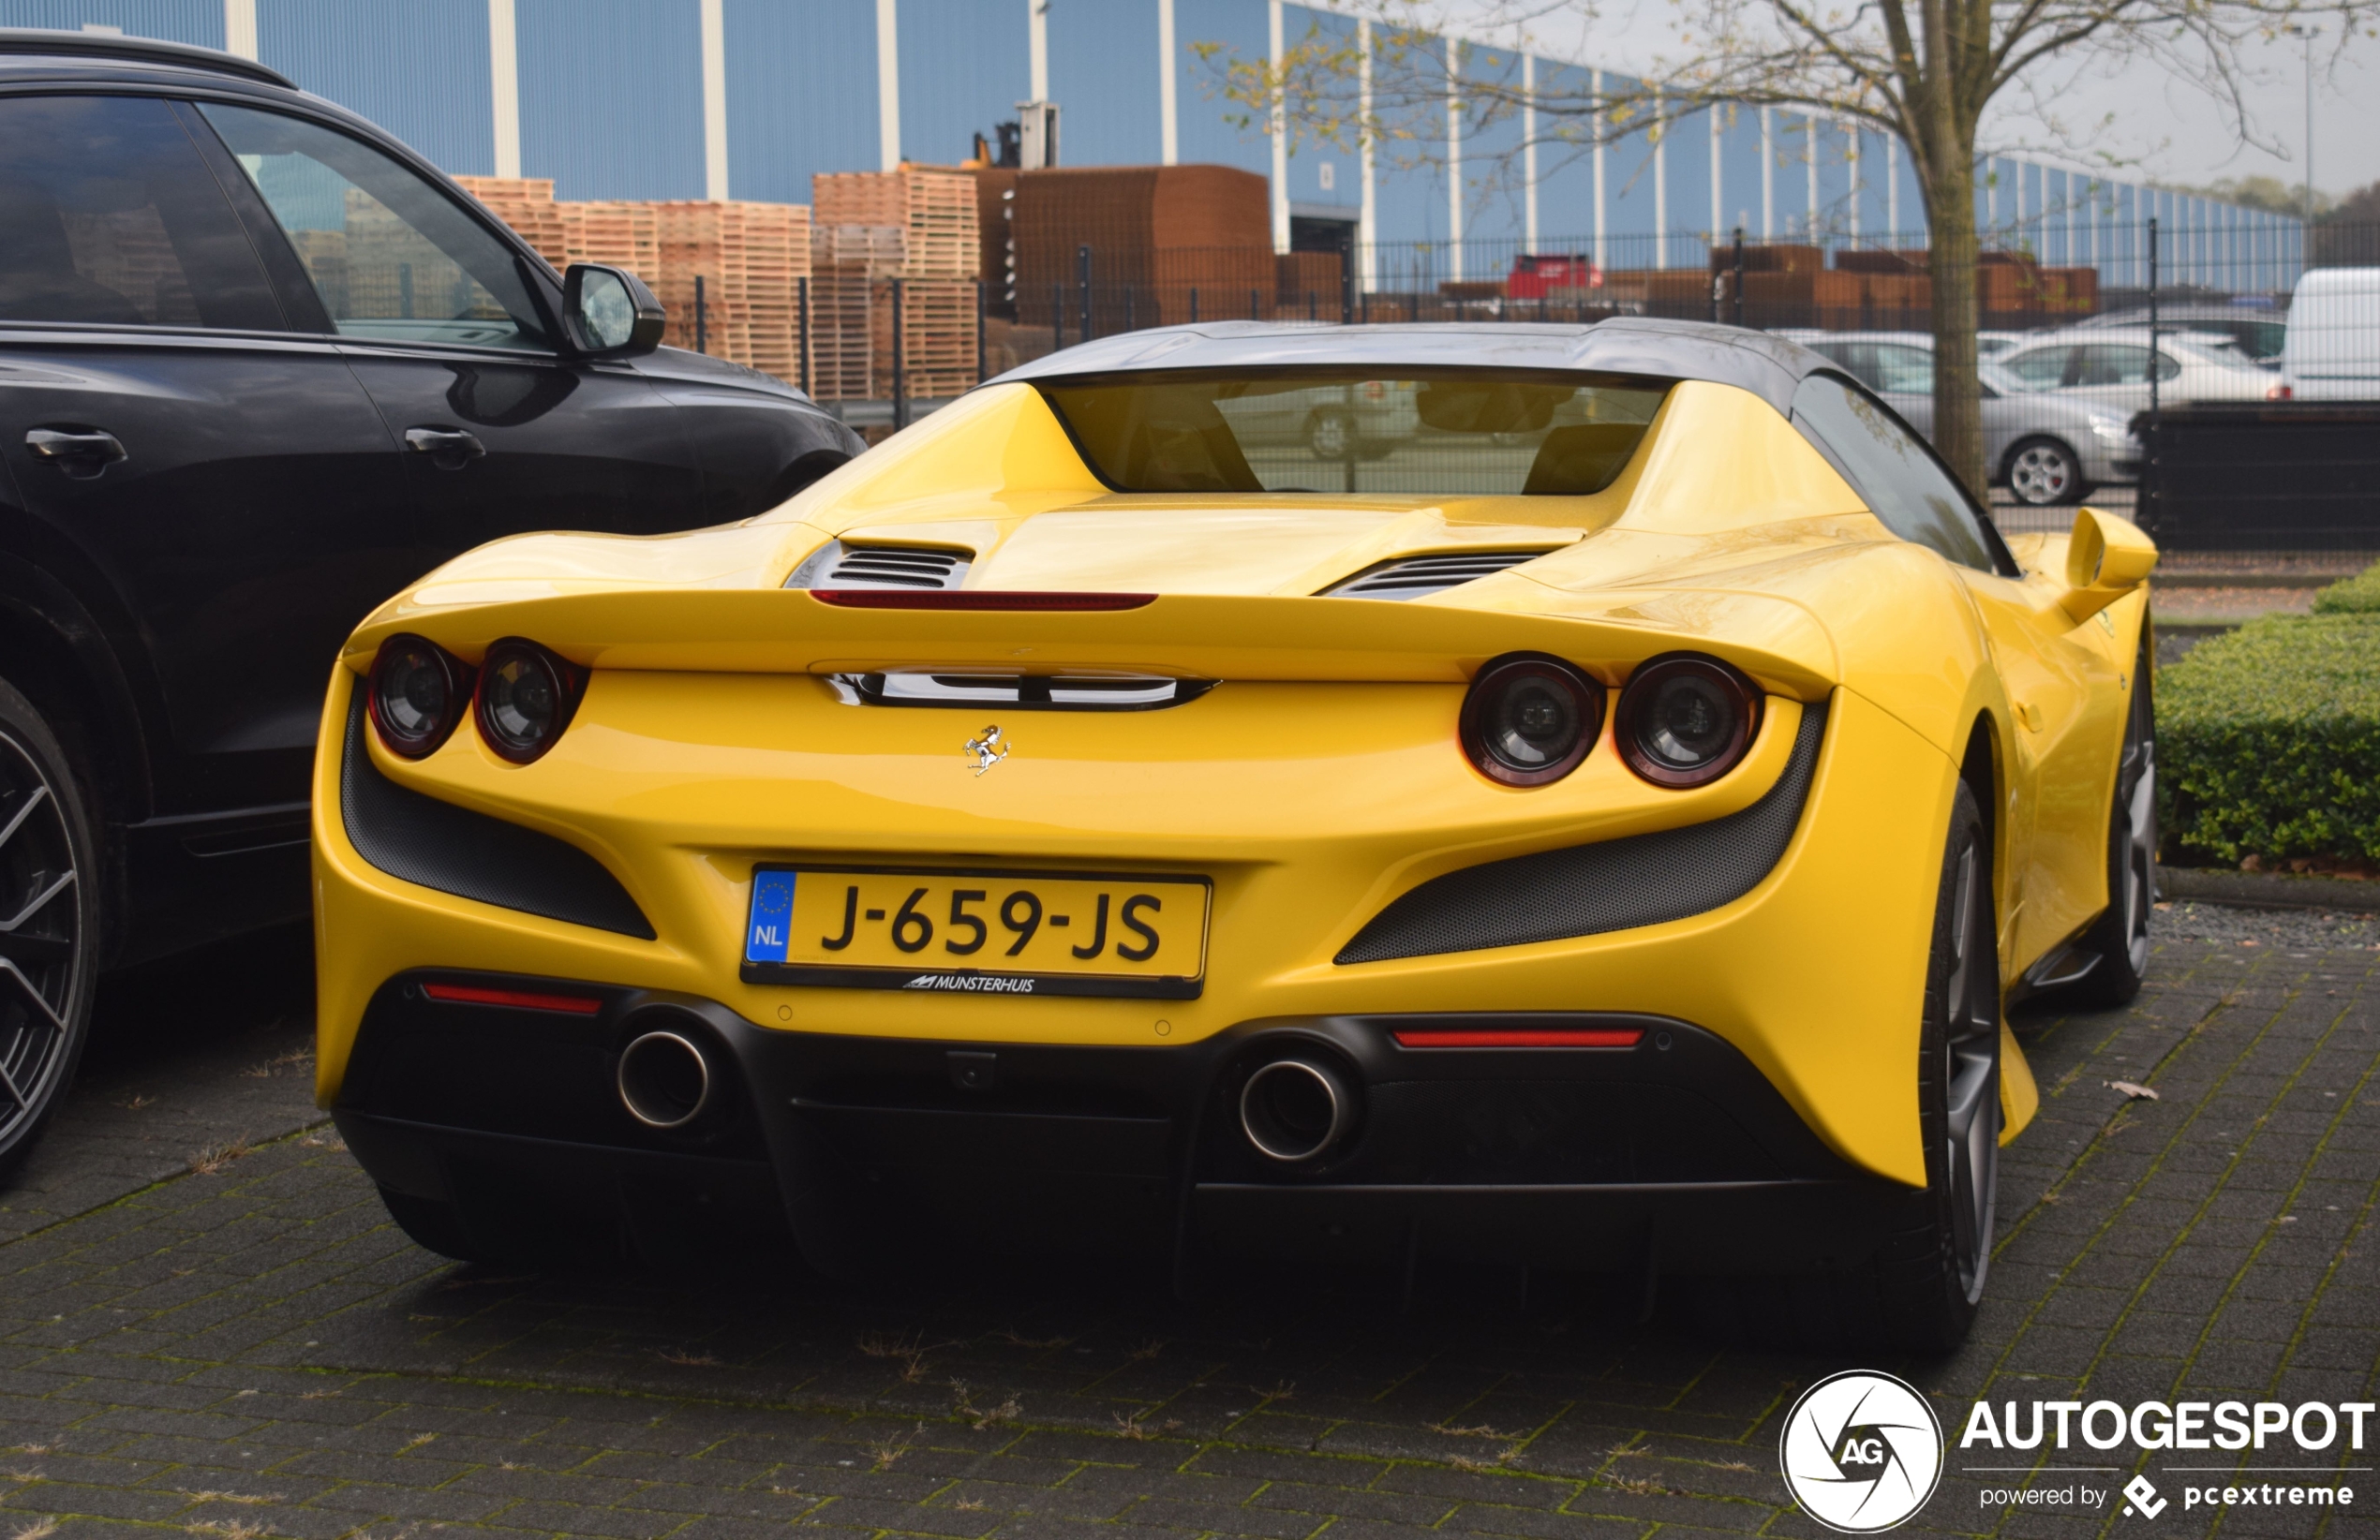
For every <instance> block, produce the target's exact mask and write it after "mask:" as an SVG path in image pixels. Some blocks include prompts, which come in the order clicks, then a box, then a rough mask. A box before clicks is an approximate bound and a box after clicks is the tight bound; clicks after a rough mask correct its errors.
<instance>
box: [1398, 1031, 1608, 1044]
mask: <svg viewBox="0 0 2380 1540" xmlns="http://www.w3.org/2000/svg"><path fill="white" fill-rule="evenodd" d="M1643 1038H1644V1033H1643V1032H1642V1031H1640V1030H1638V1029H1635V1028H1632V1027H1629V1028H1605V1029H1586V1030H1581V1031H1542V1032H1541V1031H1514V1032H1399V1033H1397V1034H1396V1045H1397V1046H1398V1047H1400V1048H1633V1047H1635V1046H1636V1044H1638V1042H1640V1041H1641V1040H1642V1039H1643Z"/></svg>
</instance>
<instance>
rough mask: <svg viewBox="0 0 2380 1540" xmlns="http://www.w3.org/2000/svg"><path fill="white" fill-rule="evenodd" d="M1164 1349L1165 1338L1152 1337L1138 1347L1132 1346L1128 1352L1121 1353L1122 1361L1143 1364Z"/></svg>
mask: <svg viewBox="0 0 2380 1540" xmlns="http://www.w3.org/2000/svg"><path fill="white" fill-rule="evenodd" d="M1165 1350H1166V1343H1165V1339H1164V1338H1162V1337H1152V1338H1150V1339H1149V1340H1147V1341H1145V1342H1143V1343H1141V1344H1140V1345H1139V1346H1138V1347H1137V1348H1134V1349H1133V1350H1132V1351H1131V1352H1130V1353H1127V1354H1125V1355H1123V1361H1124V1362H1125V1363H1127V1364H1145V1363H1147V1362H1148V1361H1149V1360H1150V1359H1152V1358H1153V1357H1155V1356H1156V1355H1158V1354H1160V1353H1163V1352H1164V1351H1165Z"/></svg>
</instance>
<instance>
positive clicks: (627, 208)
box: [555, 202, 662, 295]
mask: <svg viewBox="0 0 2380 1540" xmlns="http://www.w3.org/2000/svg"><path fill="white" fill-rule="evenodd" d="M555 207H557V208H558V209H560V210H561V211H562V230H563V235H564V240H565V242H566V244H567V246H568V249H569V251H570V259H571V260H572V261H573V262H601V263H602V264H603V265H604V266H606V267H624V268H626V269H628V271H629V272H631V273H633V274H636V275H637V276H638V277H640V278H642V279H644V280H645V286H646V287H647V288H648V289H652V290H653V292H654V293H655V294H657V295H658V294H659V293H660V292H661V289H660V287H659V286H660V284H661V281H662V230H661V216H660V215H659V214H658V213H656V212H655V210H654V208H653V205H652V204H650V203H616V202H584V203H558V204H556V205H555Z"/></svg>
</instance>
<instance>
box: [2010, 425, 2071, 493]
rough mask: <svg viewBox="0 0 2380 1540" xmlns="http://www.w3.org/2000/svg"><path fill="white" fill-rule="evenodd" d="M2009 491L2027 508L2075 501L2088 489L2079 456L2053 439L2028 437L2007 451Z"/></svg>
mask: <svg viewBox="0 0 2380 1540" xmlns="http://www.w3.org/2000/svg"><path fill="white" fill-rule="evenodd" d="M2008 490H2009V491H2010V492H2011V493H2013V494H2015V496H2016V500H2017V501H2018V502H2020V503H2023V504H2024V505H2025V506H2027V507H2028V508H2055V507H2058V506H2059V505H2060V504H2062V503H2078V502H2080V501H2082V500H2083V498H2084V496H2087V495H2088V494H2089V493H2090V483H2089V482H2087V481H2084V480H2083V473H2082V457H2081V456H2080V455H2078V454H2076V453H2075V452H2074V451H2073V450H2072V449H2070V448H2068V447H2067V446H2066V445H2065V444H2063V443H2060V441H2059V440H2057V439H2055V438H2028V439H2026V440H2025V441H2024V442H2022V443H2020V444H2018V445H2017V446H2016V448H2015V449H2012V450H2010V451H2009V452H2008Z"/></svg>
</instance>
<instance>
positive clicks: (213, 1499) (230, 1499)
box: [174, 1487, 282, 1503]
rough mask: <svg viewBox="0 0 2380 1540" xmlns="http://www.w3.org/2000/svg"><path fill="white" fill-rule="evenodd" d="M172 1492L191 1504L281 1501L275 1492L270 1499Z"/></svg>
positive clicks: (230, 1493)
mask: <svg viewBox="0 0 2380 1540" xmlns="http://www.w3.org/2000/svg"><path fill="white" fill-rule="evenodd" d="M174 1490H175V1491H178V1492H180V1493H181V1494H182V1495H183V1496H184V1497H186V1498H188V1499H189V1500H190V1501H191V1502H193V1503H278V1502H280V1501H282V1499H281V1496H280V1494H279V1493H277V1492H276V1493H275V1494H274V1495H273V1496H271V1497H250V1496H249V1495H248V1494H247V1493H245V1492H216V1491H199V1492H194V1491H192V1490H190V1489H189V1488H186V1487H176V1488H174Z"/></svg>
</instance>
